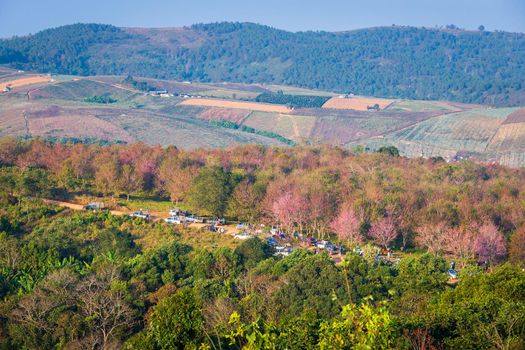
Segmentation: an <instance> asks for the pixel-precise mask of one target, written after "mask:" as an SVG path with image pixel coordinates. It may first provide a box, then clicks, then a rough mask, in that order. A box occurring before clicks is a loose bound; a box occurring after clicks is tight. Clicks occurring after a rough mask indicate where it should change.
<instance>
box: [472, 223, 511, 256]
mask: <svg viewBox="0 0 525 350" xmlns="http://www.w3.org/2000/svg"><path fill="white" fill-rule="evenodd" d="M475 251H476V254H477V255H478V259H479V260H480V261H486V262H488V263H489V264H492V263H494V262H496V261H497V260H498V259H500V258H501V257H503V256H504V255H505V254H506V253H507V246H506V244H505V240H504V238H503V235H502V234H501V232H499V231H498V228H497V227H496V225H494V224H493V223H486V224H484V225H483V226H481V227H480V228H479V232H478V235H477V237H476V240H475Z"/></svg>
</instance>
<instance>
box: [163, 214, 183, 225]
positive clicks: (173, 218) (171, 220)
mask: <svg viewBox="0 0 525 350" xmlns="http://www.w3.org/2000/svg"><path fill="white" fill-rule="evenodd" d="M164 221H166V223H167V224H176V225H180V224H183V223H184V220H182V219H181V218H180V217H178V216H170V217H169V218H167V219H164Z"/></svg>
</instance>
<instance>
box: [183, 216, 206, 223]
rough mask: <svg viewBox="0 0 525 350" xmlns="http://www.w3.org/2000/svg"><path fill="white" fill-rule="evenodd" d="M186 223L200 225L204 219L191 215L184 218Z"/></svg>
mask: <svg viewBox="0 0 525 350" xmlns="http://www.w3.org/2000/svg"><path fill="white" fill-rule="evenodd" d="M186 222H189V223H195V224H197V223H200V224H202V223H203V222H204V219H203V218H200V217H197V216H193V215H192V216H186Z"/></svg>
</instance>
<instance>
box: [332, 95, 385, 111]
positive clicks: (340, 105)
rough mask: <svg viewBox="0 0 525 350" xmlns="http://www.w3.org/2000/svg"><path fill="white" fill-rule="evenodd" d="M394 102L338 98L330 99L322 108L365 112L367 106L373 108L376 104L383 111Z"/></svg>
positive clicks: (370, 98)
mask: <svg viewBox="0 0 525 350" xmlns="http://www.w3.org/2000/svg"><path fill="white" fill-rule="evenodd" d="M393 102H394V100H388V99H384V98H373V97H359V96H354V97H349V98H340V97H332V98H331V99H329V100H328V101H326V103H325V104H324V105H323V108H332V109H354V110H356V111H366V110H368V109H367V107H368V106H373V105H375V104H376V103H377V104H378V105H379V108H380V109H385V108H386V107H388V106H389V105H390V104H391V103H393Z"/></svg>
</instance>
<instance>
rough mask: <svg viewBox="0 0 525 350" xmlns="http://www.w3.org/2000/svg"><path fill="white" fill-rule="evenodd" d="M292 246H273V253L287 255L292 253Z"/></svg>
mask: <svg viewBox="0 0 525 350" xmlns="http://www.w3.org/2000/svg"><path fill="white" fill-rule="evenodd" d="M292 251H293V248H292V247H290V246H285V247H275V253H274V254H273V255H275V256H288V255H290V254H291V253H292Z"/></svg>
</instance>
